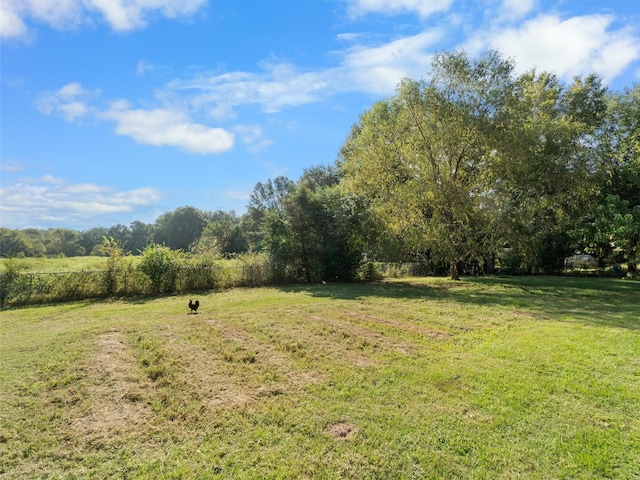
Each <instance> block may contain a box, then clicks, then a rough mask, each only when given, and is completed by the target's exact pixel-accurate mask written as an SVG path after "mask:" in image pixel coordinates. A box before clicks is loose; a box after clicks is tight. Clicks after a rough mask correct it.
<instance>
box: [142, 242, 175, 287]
mask: <svg viewBox="0 0 640 480" xmlns="http://www.w3.org/2000/svg"><path fill="white" fill-rule="evenodd" d="M183 258H184V254H183V253H182V252H181V251H179V250H171V249H170V248H168V247H165V246H164V245H157V244H153V245H149V246H148V247H147V248H145V249H144V250H143V251H142V260H141V261H140V264H139V265H138V269H139V270H140V271H141V272H142V273H144V274H145V275H146V276H147V277H148V278H149V280H150V281H151V289H152V292H153V293H155V294H158V293H172V292H175V291H176V286H177V281H178V274H179V271H180V266H181V262H182V260H183Z"/></svg>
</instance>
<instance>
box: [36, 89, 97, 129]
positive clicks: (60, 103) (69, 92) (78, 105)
mask: <svg viewBox="0 0 640 480" xmlns="http://www.w3.org/2000/svg"><path fill="white" fill-rule="evenodd" d="M98 95H99V92H98V91H95V92H91V91H89V90H86V89H85V88H83V87H82V85H80V84H79V83H78V82H71V83H68V84H66V85H64V86H63V87H61V88H60V89H59V90H56V91H55V92H45V93H44V94H42V95H40V97H39V98H38V100H37V101H36V107H37V108H38V110H40V111H41V112H42V113H44V114H46V115H51V114H54V113H56V114H59V115H61V116H62V117H64V118H65V120H67V121H68V122H74V121H77V120H79V119H81V118H83V117H86V116H87V115H89V114H90V113H91V110H92V107H91V106H90V103H89V102H90V101H91V99H92V98H93V97H96V96H98Z"/></svg>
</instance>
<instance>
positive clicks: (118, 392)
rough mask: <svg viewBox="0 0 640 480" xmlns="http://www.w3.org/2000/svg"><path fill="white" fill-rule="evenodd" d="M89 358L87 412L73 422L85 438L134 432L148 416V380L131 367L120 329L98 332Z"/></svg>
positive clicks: (132, 363)
mask: <svg viewBox="0 0 640 480" xmlns="http://www.w3.org/2000/svg"><path fill="white" fill-rule="evenodd" d="M94 345H95V353H94V355H93V356H92V357H91V358H90V359H89V361H88V364H87V370H88V372H89V384H88V387H87V390H86V398H85V402H84V403H85V405H87V406H88V407H89V411H88V414H87V415H85V416H83V417H80V418H78V419H77V420H76V421H75V424H74V428H75V429H77V430H83V431H84V432H85V435H84V438H85V439H86V440H88V441H96V440H100V439H109V438H113V437H114V436H115V435H118V434H122V433H123V432H125V431H134V430H135V429H137V428H138V427H139V426H141V425H143V424H144V423H145V422H146V421H147V420H148V418H149V415H150V408H149V406H148V402H147V401H146V392H145V390H147V389H148V388H149V387H150V384H149V382H148V381H147V380H146V379H145V378H144V377H142V376H141V375H140V374H139V373H138V372H137V371H136V370H135V368H134V365H135V360H134V358H133V356H132V354H131V351H130V349H129V348H128V347H127V345H126V343H125V340H124V337H123V335H122V334H121V333H120V332H117V331H112V332H105V333H103V334H101V335H100V336H99V337H98V339H97V340H96V341H95V343H94Z"/></svg>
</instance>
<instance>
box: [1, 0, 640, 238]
mask: <svg viewBox="0 0 640 480" xmlns="http://www.w3.org/2000/svg"><path fill="white" fill-rule="evenodd" d="M0 42H1V43H0V45H1V57H0V62H1V70H0V75H1V77H0V87H1V89H2V90H1V101H2V103H1V106H0V108H1V122H2V123H1V125H0V129H1V130H0V135H1V138H0V141H1V143H0V162H1V170H0V175H1V177H0V187H1V192H0V225H1V226H3V227H9V228H27V227H37V228H49V227H65V228H72V229H77V230H84V229H87V228H91V227H96V226H104V227H109V226H112V225H116V224H118V223H121V224H125V225H128V224H130V223H131V222H133V221H135V220H140V221H143V222H145V223H151V222H153V221H155V219H156V218H157V217H158V215H160V214H162V213H164V212H167V211H170V210H173V209H175V208H177V207H180V206H184V205H191V206H194V207H196V208H199V209H201V210H218V209H222V210H235V211H236V212H237V213H239V214H241V213H243V212H244V211H245V207H246V204H247V200H248V197H249V195H250V193H251V192H252V190H253V187H254V186H255V184H256V183H257V182H264V181H266V180H268V179H269V178H275V177H276V176H278V175H285V176H287V177H289V178H291V179H293V180H297V179H298V178H299V176H300V175H301V174H302V172H303V170H304V169H305V168H308V167H312V166H316V165H321V164H322V165H327V164H333V162H334V160H335V158H336V154H337V152H338V150H339V148H340V146H341V145H342V143H343V142H344V140H345V137H346V136H347V134H348V133H349V130H350V128H351V125H352V124H354V123H355V122H357V120H358V116H359V115H360V114H361V113H362V112H364V111H365V110H367V109H368V108H370V107H371V105H372V104H373V103H374V102H375V101H377V100H380V99H383V98H386V97H388V96H390V95H393V93H394V89H395V87H396V85H397V84H398V82H399V81H400V80H401V79H402V78H404V77H411V78H414V79H419V78H423V77H425V75H426V74H427V73H428V67H429V64H430V60H431V57H432V55H433V54H434V52H437V51H443V50H446V51H448V50H453V49H464V50H466V51H467V52H468V53H469V54H470V55H478V54H480V53H481V52H483V51H485V50H487V49H497V50H499V51H501V52H502V53H503V55H504V56H505V57H509V58H513V59H514V60H515V61H516V63H517V68H518V69H519V71H525V70H528V69H530V68H533V67H535V68H537V69H538V70H547V71H552V72H555V73H556V74H557V75H558V76H559V77H560V78H561V79H563V80H565V81H571V79H572V78H573V76H575V75H584V74H588V73H592V72H595V73H598V74H599V75H600V76H601V77H602V78H603V80H604V82H605V83H606V84H607V85H608V86H609V87H610V88H611V89H613V90H622V89H623V88H624V87H631V86H632V85H633V84H636V83H638V82H640V6H639V4H638V2H637V1H636V0H628V1H627V0H618V1H615V0H577V1H571V0H566V1H565V0H554V1H547V0H468V1H461V0H334V1H324V0H226V1H225V0H181V1H175V0H2V3H1V4H0Z"/></svg>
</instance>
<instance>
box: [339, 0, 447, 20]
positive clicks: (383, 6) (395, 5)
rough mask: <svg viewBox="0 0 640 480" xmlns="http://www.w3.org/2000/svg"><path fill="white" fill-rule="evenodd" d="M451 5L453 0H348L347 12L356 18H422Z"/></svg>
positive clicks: (444, 9)
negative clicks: (379, 15) (375, 15)
mask: <svg viewBox="0 0 640 480" xmlns="http://www.w3.org/2000/svg"><path fill="white" fill-rule="evenodd" d="M452 4H453V0H349V11H350V12H351V14H352V15H356V16H359V15H366V14H368V13H382V14H385V15H395V14H399V13H406V12H412V13H416V14H417V15H419V16H420V17H423V18H424V17H428V16H429V15H432V14H434V13H438V12H443V11H446V10H448V9H449V8H450V7H451V5H452Z"/></svg>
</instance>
